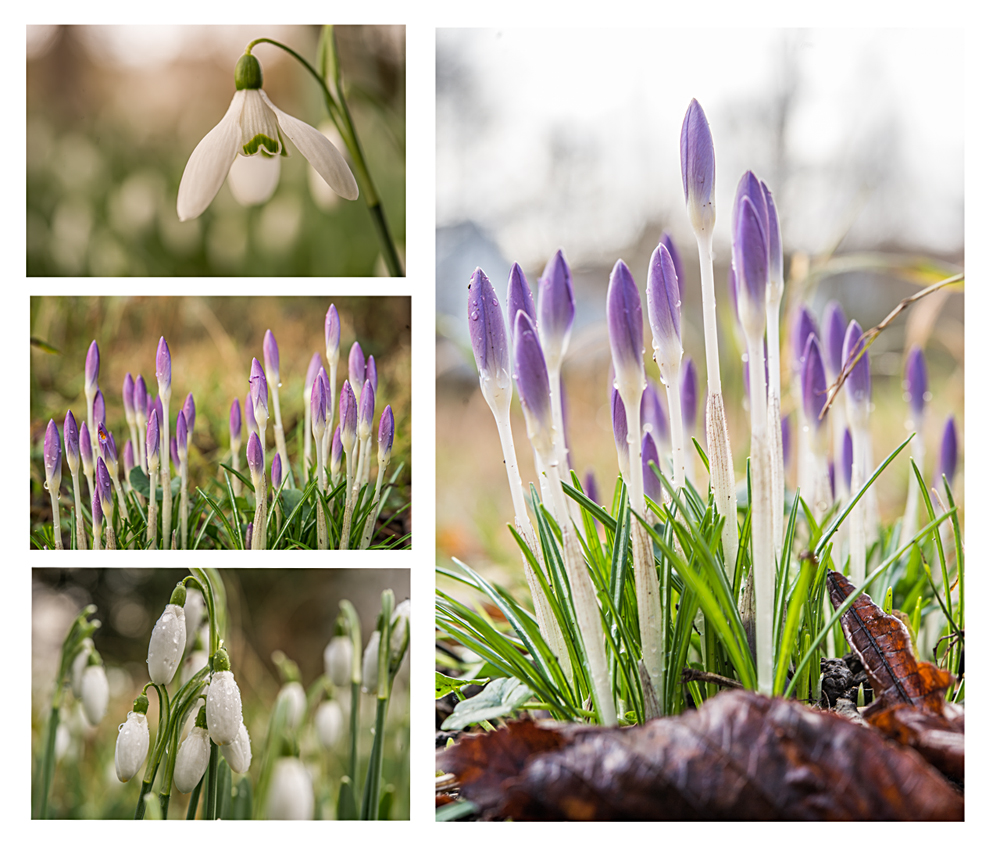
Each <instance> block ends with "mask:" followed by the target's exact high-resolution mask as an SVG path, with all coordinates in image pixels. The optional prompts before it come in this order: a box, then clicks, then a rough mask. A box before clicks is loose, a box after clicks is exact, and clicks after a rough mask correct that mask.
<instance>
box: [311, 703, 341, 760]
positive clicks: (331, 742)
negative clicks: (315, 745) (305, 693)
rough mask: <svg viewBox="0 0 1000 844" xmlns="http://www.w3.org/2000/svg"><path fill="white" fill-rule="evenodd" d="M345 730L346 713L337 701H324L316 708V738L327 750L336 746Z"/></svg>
mask: <svg viewBox="0 0 1000 844" xmlns="http://www.w3.org/2000/svg"><path fill="white" fill-rule="evenodd" d="M343 729H344V713H343V711H342V710H341V708H340V704H339V703H337V701H335V700H324V701H323V702H322V703H321V704H320V705H319V706H317V707H316V736H317V737H318V738H319V743H320V744H322V745H323V747H325V748H326V749H327V750H331V749H333V747H335V746H336V744H337V740H338V739H339V738H340V734H341V732H342V731H343Z"/></svg>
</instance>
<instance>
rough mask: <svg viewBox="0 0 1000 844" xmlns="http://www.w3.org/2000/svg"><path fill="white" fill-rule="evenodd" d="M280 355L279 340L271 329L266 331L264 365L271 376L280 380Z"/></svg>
mask: <svg viewBox="0 0 1000 844" xmlns="http://www.w3.org/2000/svg"><path fill="white" fill-rule="evenodd" d="M279 362H280V356H279V355H278V341H277V340H275V339H274V334H273V333H272V331H271V329H270V328H269V329H267V331H265V332H264V367H265V371H266V372H267V375H268V377H269V378H271V379H272V380H273V381H277V380H278V369H279Z"/></svg>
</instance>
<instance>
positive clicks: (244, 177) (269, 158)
mask: <svg viewBox="0 0 1000 844" xmlns="http://www.w3.org/2000/svg"><path fill="white" fill-rule="evenodd" d="M280 176H281V159H280V158H279V157H278V156H276V155H264V153H262V152H258V153H257V154H256V155H237V156H236V160H235V161H234V162H233V166H232V167H230V168H229V189H230V190H231V191H232V192H233V196H234V197H235V198H236V201H237V202H238V203H239V204H240V205H243V206H247V207H249V206H252V205H262V204H263V203H265V202H267V201H268V200H269V199H270V198H271V197H272V196H273V195H274V192H275V190H277V188H278V178H279V177H280Z"/></svg>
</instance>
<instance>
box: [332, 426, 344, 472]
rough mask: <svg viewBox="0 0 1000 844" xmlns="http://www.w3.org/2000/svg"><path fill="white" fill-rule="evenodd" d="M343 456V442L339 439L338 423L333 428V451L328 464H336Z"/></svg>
mask: <svg viewBox="0 0 1000 844" xmlns="http://www.w3.org/2000/svg"><path fill="white" fill-rule="evenodd" d="M343 456H344V443H343V442H342V441H341V439H340V425H339V424H338V425H337V427H336V428H334V429H333V453H332V455H331V457H330V465H331V466H334V467H335V466H336V465H337V464H338V463H339V462H340V458H341V457H343Z"/></svg>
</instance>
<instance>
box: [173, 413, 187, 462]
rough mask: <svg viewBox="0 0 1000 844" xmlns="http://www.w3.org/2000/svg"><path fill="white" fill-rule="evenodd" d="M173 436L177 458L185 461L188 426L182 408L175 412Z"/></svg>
mask: <svg viewBox="0 0 1000 844" xmlns="http://www.w3.org/2000/svg"><path fill="white" fill-rule="evenodd" d="M175 435H176V437H177V456H178V457H179V458H181V460H187V443H188V426H187V416H185V415H184V408H181V409H180V410H179V411H178V412H177V424H176V426H175Z"/></svg>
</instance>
